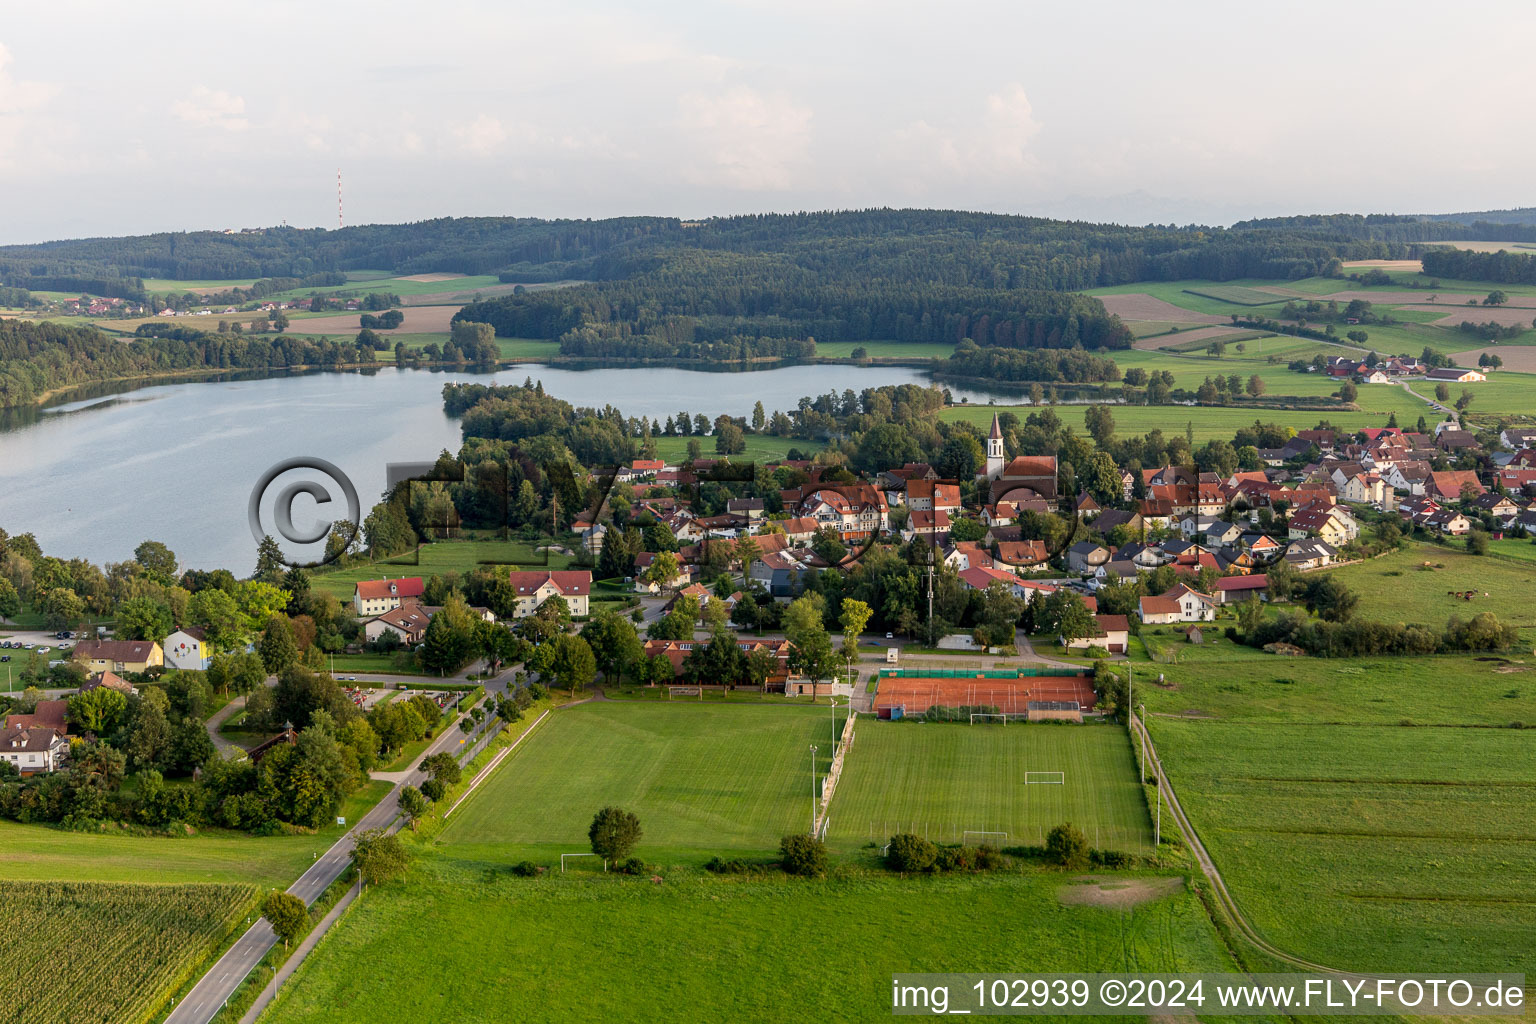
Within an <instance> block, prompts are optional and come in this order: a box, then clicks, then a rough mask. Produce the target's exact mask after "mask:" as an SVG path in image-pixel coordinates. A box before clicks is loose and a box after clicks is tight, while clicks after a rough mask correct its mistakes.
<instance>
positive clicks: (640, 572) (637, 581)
mask: <svg viewBox="0 0 1536 1024" xmlns="http://www.w3.org/2000/svg"><path fill="white" fill-rule="evenodd" d="M655 561H656V554H655V552H652V551H642V552H640V553H639V554H638V555H636V556H635V577H634V585H635V592H636V593H640V594H659V593H661V592H662V591H663V590H673V589H676V588H678V587H685V586H687V585H688V568H687V566H684V565H681V564H679V565H678V567H677V574H676V575H674V576H673V577H672V578H671V579H670V580H665V581H663V582H660V583H652V582H650V581H648V580H646V579H645V575H646V570H648V569H650V567H651V565H652V564H653V563H654V562H655Z"/></svg>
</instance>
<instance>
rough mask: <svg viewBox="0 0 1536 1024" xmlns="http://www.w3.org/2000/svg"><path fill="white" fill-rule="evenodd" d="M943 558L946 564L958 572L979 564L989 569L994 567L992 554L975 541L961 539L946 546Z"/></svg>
mask: <svg viewBox="0 0 1536 1024" xmlns="http://www.w3.org/2000/svg"><path fill="white" fill-rule="evenodd" d="M943 560H944V564H945V565H947V566H949V567H950V568H952V569H954V570H955V571H956V572H960V571H963V570H965V569H969V568H971V567H972V566H978V565H979V566H982V567H984V568H988V569H990V568H991V567H992V556H991V555H990V554H988V553H987V550H986V549H985V548H983V547H982V546H981V545H979V544H977V543H975V542H974V541H961V542H960V543H959V544H952V545H949V546H947V547H945V549H944V559H943Z"/></svg>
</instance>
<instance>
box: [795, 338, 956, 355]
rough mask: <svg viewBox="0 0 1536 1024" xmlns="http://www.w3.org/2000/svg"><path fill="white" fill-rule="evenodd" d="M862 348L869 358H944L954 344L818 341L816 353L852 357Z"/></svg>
mask: <svg viewBox="0 0 1536 1024" xmlns="http://www.w3.org/2000/svg"><path fill="white" fill-rule="evenodd" d="M856 348H862V349H864V350H865V351H866V352H868V353H869V357H870V358H871V359H946V358H948V357H949V355H950V353H952V352H954V350H955V346H953V345H946V344H944V343H943V342H937V341H818V342H817V343H816V354H817V355H818V356H822V357H825V358H828V359H852V358H853V350H854V349H856Z"/></svg>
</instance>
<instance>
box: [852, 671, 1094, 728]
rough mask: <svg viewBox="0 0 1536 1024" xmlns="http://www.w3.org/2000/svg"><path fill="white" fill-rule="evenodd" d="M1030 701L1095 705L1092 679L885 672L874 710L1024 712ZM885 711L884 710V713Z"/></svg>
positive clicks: (882, 715) (877, 712)
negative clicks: (988, 709)
mask: <svg viewBox="0 0 1536 1024" xmlns="http://www.w3.org/2000/svg"><path fill="white" fill-rule="evenodd" d="M1031 701H1076V702H1077V703H1078V705H1079V706H1080V707H1081V708H1082V710H1084V711H1087V710H1089V709H1090V708H1092V707H1093V701H1094V694H1093V680H1092V678H1091V677H1088V676H1077V675H1071V676H1032V677H1026V678H1022V679H997V678H986V677H981V676H978V677H973V678H969V679H954V678H949V679H938V678H929V677H920V678H915V679H914V678H911V677H898V676H882V677H881V679H880V687H879V689H878V690H876V691H875V713H876V714H877V715H879V716H880V717H882V718H888V717H890V709H891V708H893V707H900V708H902V709H903V713H904V714H907V715H921V714H922V713H923V712H925V711H927V710H928V709H929V708H930V707H932V706H934V705H938V706H939V707H947V708H956V707H980V706H985V707H995V708H997V709H998V711H1000V712H1002V713H1003V714H1020V715H1022V714H1025V713H1026V712H1027V711H1028V710H1029V703H1030V702H1031ZM882 712H884V713H883V714H882Z"/></svg>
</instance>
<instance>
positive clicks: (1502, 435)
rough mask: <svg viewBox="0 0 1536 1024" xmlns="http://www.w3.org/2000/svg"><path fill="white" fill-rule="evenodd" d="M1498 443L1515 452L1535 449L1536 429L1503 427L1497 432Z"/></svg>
mask: <svg viewBox="0 0 1536 1024" xmlns="http://www.w3.org/2000/svg"><path fill="white" fill-rule="evenodd" d="M1499 443H1500V444H1502V445H1503V446H1504V447H1506V448H1513V449H1515V450H1516V451H1519V450H1520V449H1521V448H1536V427H1505V428H1504V429H1503V430H1501V431H1500V432H1499Z"/></svg>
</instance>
